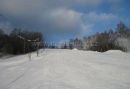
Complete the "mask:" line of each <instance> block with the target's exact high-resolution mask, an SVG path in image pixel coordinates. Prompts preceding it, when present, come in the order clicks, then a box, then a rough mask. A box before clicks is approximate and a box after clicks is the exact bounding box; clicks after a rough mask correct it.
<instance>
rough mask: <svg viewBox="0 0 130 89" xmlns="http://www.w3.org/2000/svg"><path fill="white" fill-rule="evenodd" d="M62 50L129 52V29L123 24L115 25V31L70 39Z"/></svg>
mask: <svg viewBox="0 0 130 89" xmlns="http://www.w3.org/2000/svg"><path fill="white" fill-rule="evenodd" d="M62 48H69V49H73V48H77V49H80V50H93V51H99V52H105V51H107V50H122V51H125V52H127V51H129V50H130V28H128V27H127V26H126V25H125V24H124V23H123V22H120V23H119V24H117V27H116V29H114V30H112V29H110V30H108V31H104V32H101V33H96V34H94V35H91V36H87V37H83V38H82V39H79V38H75V39H70V41H69V42H68V43H65V44H64V45H63V46H62Z"/></svg>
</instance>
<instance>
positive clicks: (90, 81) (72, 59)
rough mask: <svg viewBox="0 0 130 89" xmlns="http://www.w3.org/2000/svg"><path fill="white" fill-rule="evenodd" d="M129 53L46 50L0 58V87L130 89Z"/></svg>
mask: <svg viewBox="0 0 130 89" xmlns="http://www.w3.org/2000/svg"><path fill="white" fill-rule="evenodd" d="M129 69H130V54H129V53H123V52H121V51H116V50H115V51H114V50H111V51H108V52H104V53H99V52H92V51H79V50H63V49H46V50H44V51H43V52H42V53H40V55H39V57H37V56H36V53H32V60H31V61H29V59H28V55H20V56H16V57H12V58H9V59H4V60H3V59H1V60H0V89H130V70H129Z"/></svg>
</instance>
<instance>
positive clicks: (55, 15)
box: [0, 0, 130, 42]
mask: <svg viewBox="0 0 130 89" xmlns="http://www.w3.org/2000/svg"><path fill="white" fill-rule="evenodd" d="M129 8H130V0H0V28H3V29H4V31H5V32H6V33H10V32H11V30H12V29H13V28H14V27H18V28H22V29H25V30H30V31H40V32H42V33H43V35H44V38H45V39H46V40H47V41H49V42H63V41H67V40H68V39H71V38H75V37H78V38H81V37H84V36H89V35H92V34H95V33H96V32H103V31H105V30H109V29H111V28H112V29H115V28H116V25H117V24H118V23H119V22H120V21H122V22H124V23H125V24H126V25H127V26H130V11H129Z"/></svg>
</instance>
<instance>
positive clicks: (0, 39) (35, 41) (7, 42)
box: [0, 28, 43, 54]
mask: <svg viewBox="0 0 130 89" xmlns="http://www.w3.org/2000/svg"><path fill="white" fill-rule="evenodd" d="M42 43H43V35H42V33H41V32H32V31H26V30H21V29H18V28H15V29H14V30H12V32H11V33H10V34H6V33H4V31H3V29H0V53H4V54H24V53H28V52H32V51H35V50H37V48H38V47H39V48H41V47H43V45H42Z"/></svg>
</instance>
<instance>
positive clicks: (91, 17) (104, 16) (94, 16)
mask: <svg viewBox="0 0 130 89" xmlns="http://www.w3.org/2000/svg"><path fill="white" fill-rule="evenodd" d="M84 18H85V19H86V21H90V22H99V21H111V20H115V19H117V16H116V15H114V14H112V13H99V14H98V13H96V12H89V13H87V14H84Z"/></svg>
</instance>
